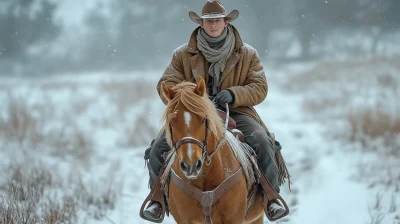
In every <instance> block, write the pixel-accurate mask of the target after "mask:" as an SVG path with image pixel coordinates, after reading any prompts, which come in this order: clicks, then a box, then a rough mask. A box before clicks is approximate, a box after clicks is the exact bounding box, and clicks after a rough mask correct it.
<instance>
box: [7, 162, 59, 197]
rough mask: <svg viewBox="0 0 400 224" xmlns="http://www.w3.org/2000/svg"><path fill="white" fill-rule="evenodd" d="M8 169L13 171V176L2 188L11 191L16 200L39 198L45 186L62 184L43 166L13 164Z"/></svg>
mask: <svg viewBox="0 0 400 224" xmlns="http://www.w3.org/2000/svg"><path fill="white" fill-rule="evenodd" d="M8 170H11V171H12V174H11V178H10V179H9V181H8V183H7V184H6V185H5V186H3V187H2V188H5V189H4V190H6V191H8V192H11V193H12V195H13V199H14V200H18V201H26V200H30V199H32V200H38V199H39V198H40V197H41V196H42V195H43V192H44V189H45V188H48V187H54V186H60V183H59V182H57V181H56V180H54V179H53V176H52V174H51V173H50V171H49V170H47V169H44V168H43V167H39V166H33V167H26V166H22V165H15V164H11V165H9V168H8Z"/></svg>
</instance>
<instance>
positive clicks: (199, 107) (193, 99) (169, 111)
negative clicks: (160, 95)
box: [163, 81, 223, 144]
mask: <svg viewBox="0 0 400 224" xmlns="http://www.w3.org/2000/svg"><path fill="white" fill-rule="evenodd" d="M195 87H196V84H194V83H191V82H185V81H184V82H181V83H179V84H177V85H175V86H174V87H172V89H173V90H174V91H175V92H176V93H175V97H174V98H173V99H172V100H171V101H169V103H168V105H167V107H166V109H165V112H164V115H163V119H164V122H165V126H164V127H168V126H169V120H170V116H173V113H174V112H175V110H176V108H177V106H178V105H179V104H182V105H183V106H184V107H185V108H186V109H187V110H188V111H189V112H191V113H194V114H197V115H199V116H200V117H207V119H208V127H209V133H210V134H211V135H214V136H215V137H220V135H222V130H223V122H222V119H221V118H220V116H219V115H218V113H217V111H216V109H215V106H214V104H213V103H212V102H211V100H209V98H208V95H207V93H205V94H204V96H199V95H198V94H196V93H195V92H194V88H195ZM165 133H166V138H167V142H168V143H169V144H170V139H171V133H170V130H169V128H165Z"/></svg>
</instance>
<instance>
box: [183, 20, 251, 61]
mask: <svg viewBox="0 0 400 224" xmlns="http://www.w3.org/2000/svg"><path fill="white" fill-rule="evenodd" d="M230 25H231V26H232V30H233V35H235V50H234V51H237V50H239V49H240V48H241V47H242V46H243V42H242V39H241V38H240V35H239V32H238V31H237V29H236V27H234V26H233V25H232V24H230ZM199 29H201V26H198V27H197V28H196V29H195V30H194V31H193V32H192V35H190V39H189V42H188V51H189V52H190V53H193V54H197V53H199V49H198V48H197V38H196V37H197V32H198V31H199Z"/></svg>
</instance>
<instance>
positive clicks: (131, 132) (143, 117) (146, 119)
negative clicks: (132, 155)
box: [119, 113, 158, 148]
mask: <svg viewBox="0 0 400 224" xmlns="http://www.w3.org/2000/svg"><path fill="white" fill-rule="evenodd" d="M125 133H126V134H125V137H124V139H123V140H122V141H120V142H119V146H121V147H129V148H130V147H137V146H143V145H149V144H150V142H151V141H152V140H153V139H154V138H155V137H156V135H157V134H158V130H157V129H156V128H155V127H154V126H153V125H152V124H151V123H150V116H149V115H148V113H142V114H140V115H139V116H137V117H136V120H135V123H134V124H133V125H132V126H131V127H129V128H126V129H125Z"/></svg>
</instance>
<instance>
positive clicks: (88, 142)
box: [0, 94, 93, 161]
mask: <svg viewBox="0 0 400 224" xmlns="http://www.w3.org/2000/svg"><path fill="white" fill-rule="evenodd" d="M53 110H54V108H53V105H52V104H51V103H47V104H46V105H41V106H37V105H36V106H33V107H32V108H29V107H28V104H27V102H26V100H24V99H22V98H18V97H15V96H12V95H11V94H9V98H8V110H7V113H6V115H5V116H3V117H0V133H1V134H0V137H3V138H4V139H7V141H8V142H12V141H14V142H17V143H18V144H20V146H21V148H30V149H38V148H40V149H41V150H49V151H50V154H51V155H54V156H61V157H66V156H73V157H74V158H79V159H81V160H84V161H86V160H87V159H88V158H89V156H90V154H91V152H92V150H93V142H92V139H91V138H90V136H87V134H86V133H85V132H83V131H82V130H80V129H79V128H78V125H77V124H76V123H75V122H74V121H73V120H72V119H69V120H68V119H66V120H65V122H63V126H62V127H52V128H50V130H48V131H46V132H45V130H46V127H47V126H48V125H49V124H50V123H51V122H52V121H53V120H54V119H55V118H54V114H50V113H53ZM34 114H39V115H40V116H34ZM1 135H3V136H1Z"/></svg>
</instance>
